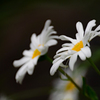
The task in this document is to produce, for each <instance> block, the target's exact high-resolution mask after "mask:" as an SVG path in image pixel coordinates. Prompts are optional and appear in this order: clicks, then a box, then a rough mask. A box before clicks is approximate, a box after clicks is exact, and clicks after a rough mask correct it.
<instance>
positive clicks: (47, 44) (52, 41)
mask: <svg viewBox="0 0 100 100" xmlns="http://www.w3.org/2000/svg"><path fill="white" fill-rule="evenodd" d="M56 44H57V40H54V39H51V40H49V41H48V42H47V43H46V44H45V45H46V46H52V45H56Z"/></svg>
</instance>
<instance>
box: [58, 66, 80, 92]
mask: <svg viewBox="0 0 100 100" xmlns="http://www.w3.org/2000/svg"><path fill="white" fill-rule="evenodd" d="M58 70H59V71H60V72H61V73H62V74H63V75H64V76H66V77H67V78H68V79H69V80H70V81H71V82H72V83H73V84H74V85H75V86H76V88H77V89H78V90H79V91H80V92H81V88H80V87H79V86H78V85H77V84H76V83H75V82H74V81H73V79H72V78H71V77H70V76H69V75H68V74H67V73H65V72H64V71H63V70H62V69H61V68H60V67H59V68H58Z"/></svg>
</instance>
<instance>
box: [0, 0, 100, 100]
mask: <svg viewBox="0 0 100 100" xmlns="http://www.w3.org/2000/svg"><path fill="white" fill-rule="evenodd" d="M47 19H51V20H52V23H51V25H53V26H54V29H55V30H56V31H57V34H58V35H61V34H63V35H67V36H71V37H73V38H75V33H76V22H77V21H81V22H82V23H83V25H84V28H85V27H86V25H87V23H88V22H89V21H90V20H92V19H96V23H97V25H99V24H100V0H50V1H49V0H40V1H39V0H1V1H0V94H1V95H6V96H8V97H11V98H12V99H13V100H48V97H49V90H50V89H51V88H52V81H53V79H55V78H56V77H58V74H57V73H56V74H55V75H54V76H50V74H49V70H50V67H51V63H49V62H48V61H46V60H45V61H41V62H39V63H38V64H37V66H36V67H35V71H34V74H33V75H31V76H30V75H28V74H27V75H26V76H25V78H24V80H23V83H22V84H21V85H20V84H18V83H16V80H15V74H16V72H17V70H18V68H14V66H13V65H12V63H13V61H14V60H17V59H20V58H21V57H22V52H23V50H25V49H27V50H28V49H29V44H30V37H31V35H32V33H37V35H38V34H40V33H41V31H42V29H43V26H44V23H45V21H46V20H47ZM61 44H62V42H61V41H59V44H58V45H56V46H53V47H50V49H49V52H48V55H49V56H50V57H51V58H53V56H54V55H55V52H56V51H57V50H58V49H59V48H60V47H61ZM99 46H100V38H99V37H97V38H96V39H94V40H93V41H92V47H91V49H92V53H93V54H94V52H93V51H95V50H96V49H98V48H99ZM99 54H100V53H99ZM98 56H99V55H98ZM98 61H99V60H98ZM97 63H99V62H97ZM99 67H100V66H99ZM86 77H87V82H88V84H89V85H90V86H92V87H93V89H94V90H96V92H97V94H98V96H99V95H100V91H99V90H100V85H99V84H100V77H98V75H97V74H96V73H95V71H94V70H93V69H92V68H90V69H89V71H88V73H87V76H86ZM81 100H82V99H81Z"/></svg>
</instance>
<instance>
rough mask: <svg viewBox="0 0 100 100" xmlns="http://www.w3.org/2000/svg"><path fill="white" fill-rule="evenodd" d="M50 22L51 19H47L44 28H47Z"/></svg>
mask: <svg viewBox="0 0 100 100" xmlns="http://www.w3.org/2000/svg"><path fill="white" fill-rule="evenodd" d="M50 24H51V20H47V21H46V22H45V26H44V30H47V28H48V27H49V25H50Z"/></svg>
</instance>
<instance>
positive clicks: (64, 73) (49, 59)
mask: <svg viewBox="0 0 100 100" xmlns="http://www.w3.org/2000/svg"><path fill="white" fill-rule="evenodd" d="M45 57H46V58H47V60H48V61H50V62H51V63H52V61H53V60H52V59H51V58H49V57H48V56H47V55H45ZM58 70H59V71H60V72H61V73H62V74H63V75H64V76H66V77H67V78H68V79H69V80H70V81H71V82H72V83H73V84H74V85H75V86H76V88H77V89H78V90H79V91H80V92H81V88H80V87H79V86H78V85H77V84H76V83H75V82H74V81H73V79H72V78H71V77H70V76H69V75H68V74H67V73H66V72H64V71H63V70H62V69H61V68H60V67H59V68H58Z"/></svg>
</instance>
